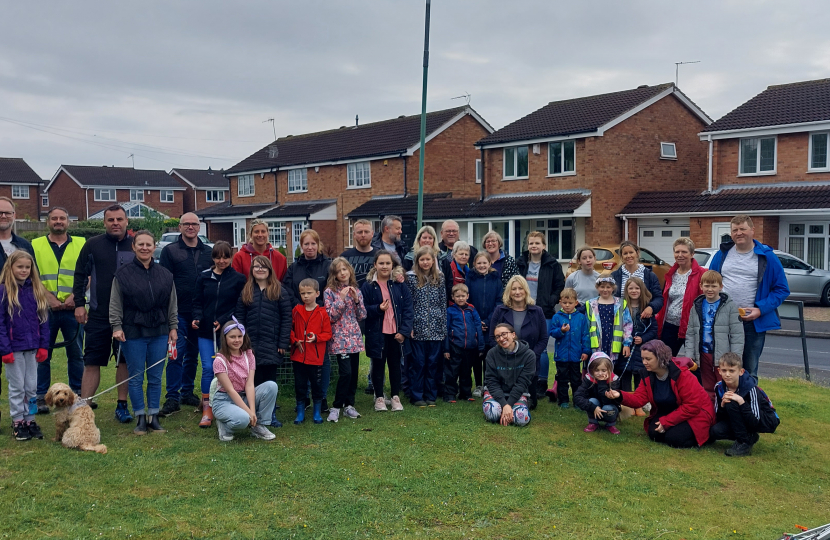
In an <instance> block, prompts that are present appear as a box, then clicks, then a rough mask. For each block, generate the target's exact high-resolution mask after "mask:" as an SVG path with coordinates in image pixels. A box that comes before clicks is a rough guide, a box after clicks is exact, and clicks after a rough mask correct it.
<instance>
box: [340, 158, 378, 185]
mask: <svg viewBox="0 0 830 540" xmlns="http://www.w3.org/2000/svg"><path fill="white" fill-rule="evenodd" d="M346 173H347V175H348V187H349V188H350V189H353V188H368V187H372V175H371V168H370V167H369V162H368V161H361V162H360V163H349V164H348V165H347V166H346Z"/></svg>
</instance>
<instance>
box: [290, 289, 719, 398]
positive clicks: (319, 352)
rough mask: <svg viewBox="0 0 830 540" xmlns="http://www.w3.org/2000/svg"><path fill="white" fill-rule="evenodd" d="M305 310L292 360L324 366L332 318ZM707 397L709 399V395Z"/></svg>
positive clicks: (297, 314)
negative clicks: (313, 338) (308, 337)
mask: <svg viewBox="0 0 830 540" xmlns="http://www.w3.org/2000/svg"><path fill="white" fill-rule="evenodd" d="M305 310H306V309H305V306H304V305H303V304H300V305H298V306H294V310H293V311H292V312H291V319H292V322H291V360H293V361H294V362H299V363H301V364H309V365H312V366H322V365H323V360H324V359H325V358H326V345H327V343H328V341H330V340H331V320H330V319H329V315H328V313H326V310H325V309H324V308H321V307H320V306H316V307H315V308H314V310H313V311H311V316H310V317H309V318H308V322H306V320H305V318H304V317H303V315H305V313H304V312H305ZM309 332H310V333H312V334H314V335H315V336H317V341H315V342H313V343H307V342H306V341H305V336H306V334H307V333H309ZM297 342H303V343H302V344H303V350H300V347H299V346H298V343H297ZM696 380H697V379H695V381H696ZM706 399H709V398H708V396H707V398H706Z"/></svg>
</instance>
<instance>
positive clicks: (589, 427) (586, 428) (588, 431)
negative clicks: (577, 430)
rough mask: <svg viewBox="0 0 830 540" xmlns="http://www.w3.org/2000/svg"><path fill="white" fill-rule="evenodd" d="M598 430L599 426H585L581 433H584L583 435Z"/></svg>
mask: <svg viewBox="0 0 830 540" xmlns="http://www.w3.org/2000/svg"><path fill="white" fill-rule="evenodd" d="M598 429H599V424H588V425H587V426H585V429H583V430H582V431H584V432H585V433H593V432H595V431H596V430H598Z"/></svg>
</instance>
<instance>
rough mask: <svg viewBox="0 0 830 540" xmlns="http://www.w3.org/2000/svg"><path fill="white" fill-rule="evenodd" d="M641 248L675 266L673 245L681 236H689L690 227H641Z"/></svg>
mask: <svg viewBox="0 0 830 540" xmlns="http://www.w3.org/2000/svg"><path fill="white" fill-rule="evenodd" d="M639 229H640V235H639V236H640V241H639V245H640V247H644V248H646V249H647V250H649V251H651V252H652V253H654V254H655V255H657V256H658V257H660V258H661V259H663V260H664V261H666V262H667V263H668V264H670V265H671V264H674V252H673V251H672V244H674V241H675V240H677V239H678V238H680V237H681V236H689V228H688V227H674V226H669V225H665V226H659V227H639Z"/></svg>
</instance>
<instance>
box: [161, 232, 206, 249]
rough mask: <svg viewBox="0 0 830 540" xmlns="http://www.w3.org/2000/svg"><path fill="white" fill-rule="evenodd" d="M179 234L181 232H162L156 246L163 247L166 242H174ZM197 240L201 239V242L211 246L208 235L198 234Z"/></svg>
mask: <svg viewBox="0 0 830 540" xmlns="http://www.w3.org/2000/svg"><path fill="white" fill-rule="evenodd" d="M179 234H181V233H177V232H171V233H164V234H162V235H161V240H159V241H158V242H156V246H158V247H161V248H163V247H164V246H166V245H167V244H172V243H173V242H175V241H177V240H178V239H179ZM199 240H201V241H202V243H203V244H205V245H207V246H210V247H213V242H211V241H210V240H208V237H207V236H205V235H204V234H200V235H199Z"/></svg>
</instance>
